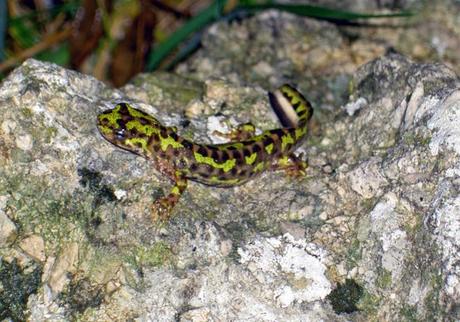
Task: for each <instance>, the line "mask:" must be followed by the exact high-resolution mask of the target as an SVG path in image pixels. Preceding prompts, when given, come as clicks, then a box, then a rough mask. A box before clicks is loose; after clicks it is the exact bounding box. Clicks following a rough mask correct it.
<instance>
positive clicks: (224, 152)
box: [221, 150, 230, 162]
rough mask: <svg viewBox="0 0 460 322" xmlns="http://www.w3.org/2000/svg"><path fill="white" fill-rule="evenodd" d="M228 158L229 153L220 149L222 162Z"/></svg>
mask: <svg viewBox="0 0 460 322" xmlns="http://www.w3.org/2000/svg"><path fill="white" fill-rule="evenodd" d="M228 159H230V155H229V154H228V151H225V150H224V151H222V156H221V161H222V162H225V161H227V160H228Z"/></svg>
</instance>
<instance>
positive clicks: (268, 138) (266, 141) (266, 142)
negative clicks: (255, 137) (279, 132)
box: [263, 137, 274, 146]
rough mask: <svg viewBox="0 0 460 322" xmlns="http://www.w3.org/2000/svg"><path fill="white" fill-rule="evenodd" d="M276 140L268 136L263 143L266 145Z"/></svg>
mask: <svg viewBox="0 0 460 322" xmlns="http://www.w3.org/2000/svg"><path fill="white" fill-rule="evenodd" d="M273 142H274V141H273V139H272V138H271V137H266V138H265V139H264V141H263V144H264V146H269V145H270V144H272V143H273Z"/></svg>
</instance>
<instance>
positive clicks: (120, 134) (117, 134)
mask: <svg viewBox="0 0 460 322" xmlns="http://www.w3.org/2000/svg"><path fill="white" fill-rule="evenodd" d="M115 137H116V138H117V140H124V139H125V138H126V131H125V129H120V130H116V131H115Z"/></svg>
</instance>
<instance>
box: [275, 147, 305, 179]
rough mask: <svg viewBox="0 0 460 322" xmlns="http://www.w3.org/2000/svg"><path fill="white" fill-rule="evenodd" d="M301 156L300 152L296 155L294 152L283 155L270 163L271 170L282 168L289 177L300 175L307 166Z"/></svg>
mask: <svg viewBox="0 0 460 322" xmlns="http://www.w3.org/2000/svg"><path fill="white" fill-rule="evenodd" d="M302 157H303V155H302V154H300V155H299V156H298V157H297V156H296V155H295V154H294V153H291V154H289V155H286V156H283V157H281V158H280V159H278V160H277V161H275V162H274V163H273V164H272V170H275V171H276V170H284V171H286V173H287V175H288V176H290V177H302V176H304V175H305V174H306V169H307V168H308V163H307V161H304V160H303V159H302Z"/></svg>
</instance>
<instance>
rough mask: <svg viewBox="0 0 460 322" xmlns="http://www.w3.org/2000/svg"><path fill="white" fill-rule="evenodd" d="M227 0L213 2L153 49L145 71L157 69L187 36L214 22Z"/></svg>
mask: <svg viewBox="0 0 460 322" xmlns="http://www.w3.org/2000/svg"><path fill="white" fill-rule="evenodd" d="M226 2H227V0H220V1H214V3H213V4H212V5H210V6H209V7H208V8H206V9H204V10H203V11H201V12H200V13H199V14H198V15H196V16H195V17H193V18H192V19H190V20H189V21H187V22H186V23H185V24H184V25H183V26H182V27H180V28H179V29H177V30H176V31H175V32H173V33H172V34H171V35H170V36H169V37H168V38H167V39H166V40H165V41H163V42H162V43H160V44H159V45H158V46H156V47H155V48H154V50H153V51H152V52H151V53H150V55H149V57H148V59H147V66H146V70H147V71H152V70H154V69H156V68H157V67H158V65H159V64H160V62H161V61H162V60H163V59H164V58H165V57H166V56H167V55H168V54H169V53H170V52H171V51H172V50H174V49H175V48H176V47H177V46H178V45H179V44H180V43H182V42H183V41H184V40H185V39H186V38H187V37H188V36H189V35H191V34H192V33H194V32H196V31H198V30H200V29H202V28H204V27H205V26H207V25H209V24H210V23H211V22H213V21H215V20H216V19H217V18H219V17H220V15H221V14H222V10H223V7H224V6H225V4H226Z"/></svg>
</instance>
